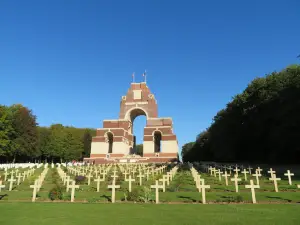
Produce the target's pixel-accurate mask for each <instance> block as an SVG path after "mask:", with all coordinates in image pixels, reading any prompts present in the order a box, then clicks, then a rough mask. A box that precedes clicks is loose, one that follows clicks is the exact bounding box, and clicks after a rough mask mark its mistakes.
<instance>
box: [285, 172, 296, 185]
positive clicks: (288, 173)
mask: <svg viewBox="0 0 300 225" xmlns="http://www.w3.org/2000/svg"><path fill="white" fill-rule="evenodd" d="M284 176H287V177H288V179H289V185H292V179H291V176H294V174H293V173H291V171H290V170H288V171H287V173H285V174H284Z"/></svg>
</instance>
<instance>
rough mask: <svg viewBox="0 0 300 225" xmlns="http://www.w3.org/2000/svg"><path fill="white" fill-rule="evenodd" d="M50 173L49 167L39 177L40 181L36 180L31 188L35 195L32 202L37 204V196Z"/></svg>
mask: <svg viewBox="0 0 300 225" xmlns="http://www.w3.org/2000/svg"><path fill="white" fill-rule="evenodd" d="M47 172H48V167H45V169H44V170H43V172H42V173H41V174H40V175H39V177H38V179H36V180H35V181H34V184H33V185H30V188H33V193H32V202H35V200H36V194H37V193H38V192H39V191H40V189H41V187H42V185H43V182H44V180H45V177H46V175H47Z"/></svg>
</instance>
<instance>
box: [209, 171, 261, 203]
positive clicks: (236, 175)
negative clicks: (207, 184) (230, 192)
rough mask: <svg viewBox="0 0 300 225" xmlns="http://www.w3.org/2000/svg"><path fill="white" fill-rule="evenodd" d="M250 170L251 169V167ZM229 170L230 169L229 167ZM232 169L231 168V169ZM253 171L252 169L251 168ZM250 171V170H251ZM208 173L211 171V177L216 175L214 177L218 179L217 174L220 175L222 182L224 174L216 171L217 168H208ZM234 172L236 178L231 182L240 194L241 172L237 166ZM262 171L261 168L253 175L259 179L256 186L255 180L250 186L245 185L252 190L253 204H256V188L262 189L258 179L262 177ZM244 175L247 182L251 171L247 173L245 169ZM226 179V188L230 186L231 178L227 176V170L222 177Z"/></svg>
mask: <svg viewBox="0 0 300 225" xmlns="http://www.w3.org/2000/svg"><path fill="white" fill-rule="evenodd" d="M249 168H250V167H249ZM227 169H228V167H227ZM230 169H231V168H230ZM251 169H252V168H251ZM249 170H250V169H249ZM208 171H210V172H211V173H210V174H211V175H213V174H214V176H215V177H216V173H218V174H219V180H220V181H221V175H220V174H222V173H223V172H221V171H220V169H218V170H216V168H214V167H209V168H208ZM233 171H234V177H233V178H231V179H230V180H231V181H233V182H234V185H235V191H236V192H239V185H238V182H239V181H241V180H242V179H241V178H239V177H238V176H239V171H240V169H239V168H238V167H237V166H236V167H235V169H234V170H233ZM261 171H262V169H260V168H259V167H258V168H257V169H256V170H255V174H252V176H255V177H256V179H257V184H256V185H254V183H253V180H250V185H245V188H250V189H251V196H252V202H253V203H256V196H255V189H256V188H260V186H259V179H258V177H259V176H261ZM242 173H244V177H245V180H246V181H247V173H251V170H250V171H249V172H248V171H246V170H245V169H244V170H243V171H242ZM222 176H223V177H224V178H225V184H226V186H228V177H230V174H227V170H226V169H225V172H224V174H223V175H222Z"/></svg>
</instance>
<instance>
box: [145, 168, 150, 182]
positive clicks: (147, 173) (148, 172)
mask: <svg viewBox="0 0 300 225" xmlns="http://www.w3.org/2000/svg"><path fill="white" fill-rule="evenodd" d="M145 174H146V179H147V181H148V180H149V175H150V171H149V170H146V172H145Z"/></svg>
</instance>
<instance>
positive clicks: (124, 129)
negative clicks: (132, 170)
mask: <svg viewBox="0 0 300 225" xmlns="http://www.w3.org/2000/svg"><path fill="white" fill-rule="evenodd" d="M140 115H144V116H146V119H147V122H146V126H145V127H144V138H143V156H142V157H137V156H136V155H132V153H133V148H134V144H135V143H134V142H135V136H134V134H133V122H134V119H135V118H136V117H138V116H140ZM177 154H178V142H177V138H176V135H175V134H174V133H173V122H172V118H170V117H167V118H159V117H158V111H157V101H156V99H155V96H154V94H152V93H151V91H150V89H149V88H148V86H147V84H146V82H141V83H131V85H130V88H129V90H128V92H127V94H126V95H125V96H122V98H121V104H120V113H119V119H116V120H104V121H103V128H99V129H97V132H96V136H95V137H93V139H92V147H91V155H90V158H85V159H84V160H85V161H89V162H94V163H96V164H97V163H111V162H141V163H142V162H153V163H155V162H157V163H159V162H170V161H176V160H177Z"/></svg>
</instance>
